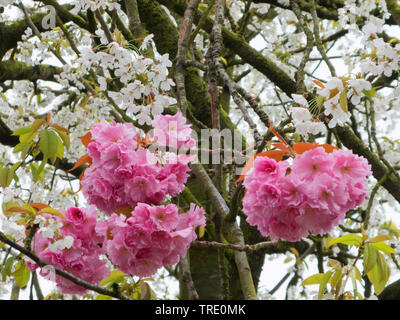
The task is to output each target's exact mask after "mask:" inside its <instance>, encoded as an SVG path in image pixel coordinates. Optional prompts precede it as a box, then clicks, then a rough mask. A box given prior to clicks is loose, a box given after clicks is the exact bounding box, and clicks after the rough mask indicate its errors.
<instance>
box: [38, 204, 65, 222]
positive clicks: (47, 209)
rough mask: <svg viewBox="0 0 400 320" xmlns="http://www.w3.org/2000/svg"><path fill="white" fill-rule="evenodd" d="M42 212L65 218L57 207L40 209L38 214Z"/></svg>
mask: <svg viewBox="0 0 400 320" xmlns="http://www.w3.org/2000/svg"><path fill="white" fill-rule="evenodd" d="M42 213H49V214H52V215H53V216H57V217H60V218H63V219H65V215H64V213H62V212H61V211H59V210H57V209H54V208H52V207H50V206H48V207H46V208H43V209H42V210H40V212H39V214H42Z"/></svg>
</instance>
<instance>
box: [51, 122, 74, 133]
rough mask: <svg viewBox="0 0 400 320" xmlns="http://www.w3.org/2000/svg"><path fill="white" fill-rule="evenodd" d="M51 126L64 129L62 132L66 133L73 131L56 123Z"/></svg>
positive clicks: (60, 129)
mask: <svg viewBox="0 0 400 320" xmlns="http://www.w3.org/2000/svg"><path fill="white" fill-rule="evenodd" d="M50 127H53V128H54V129H56V130H59V131H62V132H65V133H70V132H71V131H69V130H68V129H67V128H64V127H62V126H60V125H58V124H56V123H52V124H50Z"/></svg>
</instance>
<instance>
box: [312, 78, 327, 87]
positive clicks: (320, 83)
mask: <svg viewBox="0 0 400 320" xmlns="http://www.w3.org/2000/svg"><path fill="white" fill-rule="evenodd" d="M311 81H312V82H314V83H315V84H316V85H317V86H318V87H320V88H322V89H325V86H324V84H323V83H322V82H321V81H319V80H311Z"/></svg>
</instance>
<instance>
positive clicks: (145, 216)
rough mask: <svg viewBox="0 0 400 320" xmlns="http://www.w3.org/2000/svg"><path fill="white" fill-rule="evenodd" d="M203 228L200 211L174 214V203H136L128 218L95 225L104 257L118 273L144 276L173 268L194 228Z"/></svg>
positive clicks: (191, 210) (185, 248)
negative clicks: (166, 266)
mask: <svg viewBox="0 0 400 320" xmlns="http://www.w3.org/2000/svg"><path fill="white" fill-rule="evenodd" d="M200 225H205V217H204V211H203V209H201V208H199V207H196V206H195V205H194V204H192V205H191V206H190V210H189V211H188V212H186V213H182V212H178V207H177V206H176V205H174V204H168V205H160V206H154V205H149V204H145V203H139V204H138V205H137V206H136V207H135V209H134V210H133V211H132V213H131V216H130V217H129V218H127V219H126V218H125V216H123V215H117V214H115V213H114V214H113V215H112V216H111V217H110V218H109V219H108V220H107V221H103V222H99V223H98V225H97V228H96V230H97V231H98V232H99V234H102V235H103V239H104V243H103V247H104V248H105V250H106V252H107V255H108V258H109V259H110V260H111V262H112V263H113V264H114V265H115V266H117V267H118V268H119V269H120V270H122V271H124V272H126V273H128V274H133V275H137V276H140V277H146V276H151V275H153V274H154V273H155V272H156V271H157V269H159V268H161V267H162V266H164V265H173V264H176V263H177V262H178V261H179V257H180V256H184V255H185V254H186V251H187V250H188V249H189V246H190V243H191V242H192V241H193V240H195V239H196V233H195V228H196V227H197V226H200Z"/></svg>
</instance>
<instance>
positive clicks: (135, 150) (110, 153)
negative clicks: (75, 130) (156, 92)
mask: <svg viewBox="0 0 400 320" xmlns="http://www.w3.org/2000/svg"><path fill="white" fill-rule="evenodd" d="M185 121H186V119H185V118H184V117H183V116H182V114H181V113H177V114H176V115H174V116H171V115H159V116H156V117H155V119H154V120H153V126H154V136H153V137H152V138H151V139H150V137H149V136H147V138H148V139H149V141H147V142H146V141H145V138H141V136H140V135H139V134H138V132H137V130H136V128H135V127H134V126H133V125H132V124H130V123H124V124H119V123H115V122H113V121H112V122H106V121H104V120H102V121H100V122H99V123H97V124H95V125H93V127H92V130H91V135H92V140H93V141H92V142H90V143H89V145H88V155H89V156H90V158H91V160H92V164H91V166H90V167H89V168H88V169H87V170H86V171H85V173H84V176H83V178H82V180H81V185H82V191H83V194H84V195H85V197H86V198H87V199H88V202H89V203H90V204H93V205H95V206H96V207H97V208H99V209H101V210H102V211H104V212H105V213H107V214H112V213H113V212H114V211H116V210H118V209H121V208H123V207H126V206H131V207H132V208H133V207H135V206H136V205H137V204H138V203H139V202H143V203H151V204H160V203H161V202H163V201H164V200H165V199H166V197H167V196H175V195H176V194H178V193H180V192H182V190H183V188H184V184H185V183H186V180H187V177H188V174H187V172H188V171H189V167H188V162H189V161H190V160H191V156H190V155H186V154H184V153H182V154H176V153H173V152H167V151H165V152H163V150H159V149H156V150H151V148H146V144H148V145H147V146H152V142H151V141H155V142H157V145H159V146H163V147H177V148H179V149H180V150H182V149H183V148H186V149H188V148H191V147H194V146H195V140H194V139H193V138H191V137H190V134H191V132H192V130H191V128H190V125H187V124H185Z"/></svg>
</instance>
